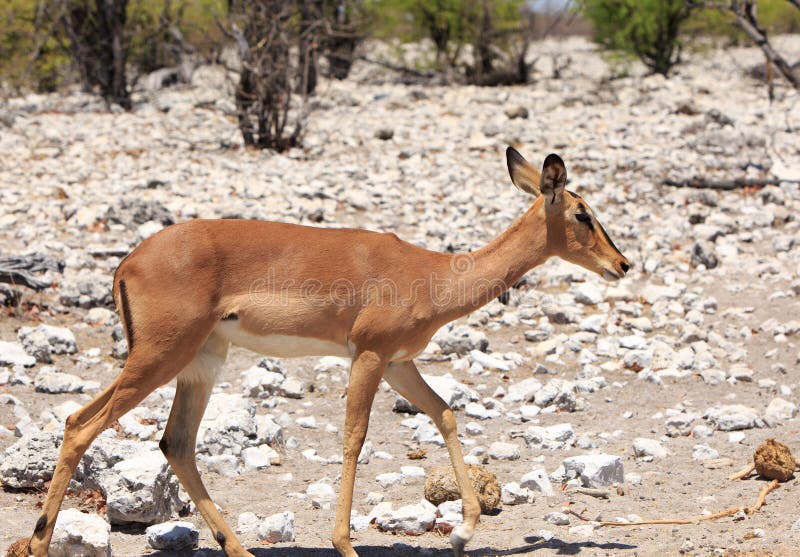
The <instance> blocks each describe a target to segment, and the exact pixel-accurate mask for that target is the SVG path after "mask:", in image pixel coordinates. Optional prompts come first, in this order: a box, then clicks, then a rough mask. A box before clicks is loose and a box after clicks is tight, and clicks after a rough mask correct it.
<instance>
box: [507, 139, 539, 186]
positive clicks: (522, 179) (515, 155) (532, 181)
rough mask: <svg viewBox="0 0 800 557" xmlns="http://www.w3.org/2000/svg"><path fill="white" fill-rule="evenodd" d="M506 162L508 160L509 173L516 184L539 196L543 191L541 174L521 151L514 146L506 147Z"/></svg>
mask: <svg viewBox="0 0 800 557" xmlns="http://www.w3.org/2000/svg"><path fill="white" fill-rule="evenodd" d="M506 162H508V174H509V175H510V176H511V181H512V182H513V183H514V185H515V186H517V187H518V188H519V189H521V190H522V191H524V192H526V193H529V194H531V195H535V196H538V195H539V194H540V193H541V192H540V191H539V182H540V181H541V178H542V177H541V174H539V171H538V170H536V168H534V166H533V165H532V164H531V163H529V162H528V161H526V160H525V157H523V156H522V155H520V154H519V151H517V150H516V149H514V148H513V147H509V148H508V149H506Z"/></svg>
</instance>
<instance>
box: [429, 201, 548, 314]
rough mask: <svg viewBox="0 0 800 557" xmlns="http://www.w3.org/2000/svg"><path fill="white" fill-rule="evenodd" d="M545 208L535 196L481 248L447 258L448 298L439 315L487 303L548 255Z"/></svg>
mask: <svg viewBox="0 0 800 557" xmlns="http://www.w3.org/2000/svg"><path fill="white" fill-rule="evenodd" d="M545 218H546V217H545V211H544V208H543V207H542V202H541V198H539V199H538V200H537V201H536V202H535V203H534V204H533V206H532V207H531V208H530V209H528V211H527V212H526V213H525V214H524V215H522V217H520V218H519V219H517V220H516V221H514V223H513V224H512V225H511V226H509V227H508V229H507V230H505V231H504V232H503V233H502V234H500V236H498V237H497V238H495V239H494V240H492V241H491V242H490V243H489V244H487V245H486V246H484V247H483V248H481V249H479V250H476V251H473V252H470V253H462V254H455V255H453V256H452V257H451V259H450V274H449V280H450V282H451V284H452V285H453V286H452V289H451V291H450V292H451V299H450V300H449V301H448V303H446V304H443V314H445V315H447V317H448V319H455V318H457V317H460V316H462V315H466V314H468V313H470V312H471V311H474V310H475V309H477V308H479V307H481V306H483V305H485V304H487V303H489V302H490V301H491V300H492V299H494V298H496V297H497V296H499V295H500V294H502V293H503V292H505V291H506V290H508V289H509V288H511V287H512V286H513V285H514V284H516V282H517V281H518V280H519V279H521V278H522V276H523V275H524V274H525V273H527V272H528V271H529V270H531V269H532V268H534V267H536V266H538V265H541V264H542V263H544V262H545V261H546V260H547V258H548V257H549V253H548V250H547V226H546V221H545Z"/></svg>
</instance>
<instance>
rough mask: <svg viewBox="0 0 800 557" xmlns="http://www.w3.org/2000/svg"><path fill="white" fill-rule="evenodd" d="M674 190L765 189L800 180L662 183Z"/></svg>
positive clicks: (768, 179) (694, 180) (667, 181)
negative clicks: (765, 187)
mask: <svg viewBox="0 0 800 557" xmlns="http://www.w3.org/2000/svg"><path fill="white" fill-rule="evenodd" d="M661 183H662V184H663V185H665V186H671V187H673V188H693V189H709V190H725V191H730V190H736V189H741V188H763V187H764V186H774V185H778V184H782V183H789V184H797V183H800V180H784V179H782V178H734V179H732V180H708V179H706V178H690V179H688V180H672V179H671V178H667V179H666V180H664V181H662V182H661Z"/></svg>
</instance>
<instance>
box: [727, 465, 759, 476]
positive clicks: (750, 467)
mask: <svg viewBox="0 0 800 557" xmlns="http://www.w3.org/2000/svg"><path fill="white" fill-rule="evenodd" d="M755 469H756V465H755V464H754V463H752V462H751V463H750V464H748V465H747V466H745V467H744V468H742V469H741V470H739V471H738V472H736V473H735V474H731V475H730V476H728V479H729V480H741V479H742V478H746V477H747V476H749V475H750V474H752V473H753V471H755Z"/></svg>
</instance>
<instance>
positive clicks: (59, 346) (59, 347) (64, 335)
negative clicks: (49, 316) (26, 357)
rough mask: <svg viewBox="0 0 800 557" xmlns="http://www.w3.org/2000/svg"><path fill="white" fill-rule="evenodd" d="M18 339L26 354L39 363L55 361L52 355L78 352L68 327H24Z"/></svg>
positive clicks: (73, 336) (18, 334) (19, 332)
mask: <svg viewBox="0 0 800 557" xmlns="http://www.w3.org/2000/svg"><path fill="white" fill-rule="evenodd" d="M17 337H18V338H19V341H20V342H21V343H22V346H23V347H24V348H25V352H27V353H28V354H30V355H32V356H34V357H35V358H36V360H37V361H39V362H44V363H48V364H49V363H51V362H52V361H53V359H52V357H51V355H52V354H75V353H76V352H77V351H78V345H77V343H76V341H75V335H74V334H73V333H72V331H70V330H69V329H67V328H66V327H54V326H52V325H39V326H37V327H22V328H20V330H19V331H18V332H17Z"/></svg>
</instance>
